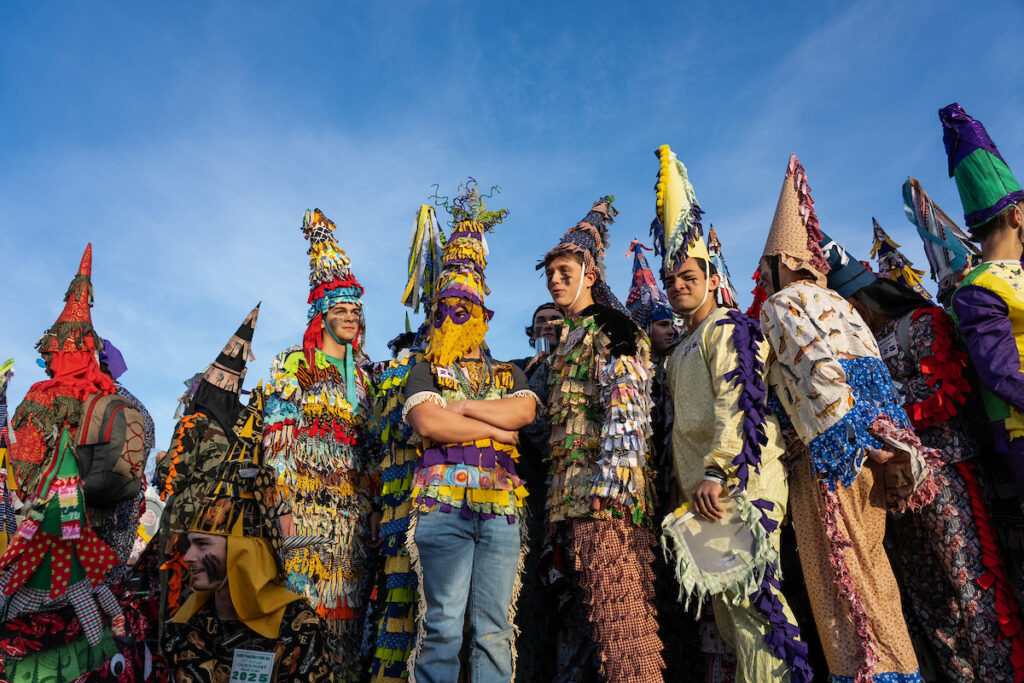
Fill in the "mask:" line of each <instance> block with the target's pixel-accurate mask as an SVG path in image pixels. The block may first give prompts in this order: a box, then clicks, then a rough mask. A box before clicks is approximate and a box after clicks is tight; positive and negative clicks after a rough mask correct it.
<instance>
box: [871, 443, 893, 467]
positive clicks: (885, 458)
mask: <svg viewBox="0 0 1024 683" xmlns="http://www.w3.org/2000/svg"><path fill="white" fill-rule="evenodd" d="M895 455H896V451H895V450H893V449H892V448H888V447H887V448H869V449H868V457H869V458H871V459H872V460H874V461H875V462H877V463H886V462H889V461H890V460H892V459H893V457H894V456H895Z"/></svg>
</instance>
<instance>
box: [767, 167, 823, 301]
mask: <svg viewBox="0 0 1024 683" xmlns="http://www.w3.org/2000/svg"><path fill="white" fill-rule="evenodd" d="M821 239H822V234H821V229H820V227H819V225H818V216H817V214H815V212H814V200H813V199H812V198H811V188H810V185H808V184H807V173H806V172H805V171H804V167H803V166H802V165H801V164H800V160H799V159H797V157H796V155H795V154H791V155H790V156H789V163H788V164H787V165H786V177H785V179H784V180H783V181H782V191H781V192H780V193H779V203H778V204H777V205H776V207H775V216H774V217H773V218H772V225H771V229H770V230H769V231H768V240H767V241H766V242H765V245H764V252H763V253H762V256H774V255H778V256H779V257H780V259H781V260H782V262H783V263H784V264H786V265H787V266H788V267H789V268H790V269H792V270H794V271H800V270H803V271H806V272H808V273H810V274H811V276H812V277H813V278H814V280H815V281H816V282H817V283H818V284H819V285H822V286H825V282H826V280H825V275H826V274H827V273H828V263H827V262H826V261H825V257H824V256H823V255H822V253H821V246H820V243H821Z"/></svg>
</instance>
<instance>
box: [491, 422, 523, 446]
mask: <svg viewBox="0 0 1024 683" xmlns="http://www.w3.org/2000/svg"><path fill="white" fill-rule="evenodd" d="M491 438H492V439H494V440H495V441H497V442H498V443H503V444H506V445H509V446H518V445H519V432H518V431H516V430H514V429H501V428H500V427H493V428H492V431H491Z"/></svg>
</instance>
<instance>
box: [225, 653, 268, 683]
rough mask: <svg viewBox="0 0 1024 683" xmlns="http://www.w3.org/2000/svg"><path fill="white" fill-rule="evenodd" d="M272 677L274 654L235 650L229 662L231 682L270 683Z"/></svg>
mask: <svg viewBox="0 0 1024 683" xmlns="http://www.w3.org/2000/svg"><path fill="white" fill-rule="evenodd" d="M273 675H274V653H273V652H260V651H259V650H243V649H241V648H238V649H236V650H235V657H234V659H232V660H231V680H232V681H239V683H241V682H242V681H245V683H270V678H271V677H272V676H273Z"/></svg>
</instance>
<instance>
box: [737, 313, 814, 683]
mask: <svg viewBox="0 0 1024 683" xmlns="http://www.w3.org/2000/svg"><path fill="white" fill-rule="evenodd" d="M727 323H731V324H732V326H733V332H732V342H733V346H734V347H735V348H736V354H737V357H738V363H737V366H736V367H735V368H734V369H732V370H730V371H729V372H727V373H725V379H726V380H727V381H730V382H732V384H733V386H739V387H740V398H739V408H740V410H742V411H743V422H742V425H741V429H742V431H743V448H742V449H741V450H740V452H739V455H737V456H736V457H735V458H733V461H732V464H733V465H735V466H736V477H737V478H738V479H739V481H740V487H741V488H742V489H743V490H744V491H745V490H746V488H747V481H748V479H749V477H750V468H751V467H753V468H754V471H756V472H759V471H760V467H761V448H762V447H763V446H764V445H765V444H767V443H768V435H767V433H766V432H765V428H764V425H765V420H766V419H767V418H768V415H769V413H770V411H769V410H768V405H767V397H768V390H767V388H766V387H765V385H764V376H763V373H764V363H762V362H761V359H760V358H759V357H758V354H757V350H758V344H759V343H760V342H762V341H763V340H764V336H763V335H762V334H761V328H760V326H759V325H758V323H757V322H756V321H754V320H751V319H750V318H748V317H746V316H745V315H743V314H742V313H740V312H739V311H737V310H730V311H729V312H728V313H726V317H725V318H724V319H722V320H719V321H718V323H717V324H718V325H724V324H727ZM751 504H752V505H753V506H754V507H756V508H758V509H759V510H761V526H762V528H764V530H765V533H767V534H770V533H772V532H773V531H775V530H776V529H778V527H779V524H778V522H776V521H775V520H773V519H772V518H771V517H769V516H768V512H769V511H771V510H774V509H775V504H774V503H772V502H771V501H767V500H764V499H762V498H759V499H757V500H753V501H751ZM777 572H778V568H777V567H776V565H775V563H771V564H769V565H768V566H767V567H766V568H765V573H764V578H763V579H762V580H761V586H760V588H758V590H757V592H756V593H754V595H753V596H751V604H752V605H753V606H754V607H755V608H756V609H757V610H758V611H759V612H760V613H761V614H763V615H764V616H765V618H766V619H767V620H768V626H769V628H768V632H767V633H765V635H764V642H765V645H767V646H768V649H769V650H770V651H771V653H772V654H773V655H774V656H775V657H777V658H778V659H779V660H781V661H783V662H785V663H786V665H787V666H789V671H790V680H791V681H792V683H809V681H811V680H812V679H813V678H814V674H813V672H812V671H811V667H810V665H809V664H808V662H807V643H805V642H803V641H802V640H800V628H799V627H798V626H797V625H795V624H791V623H790V622H789V619H787V618H786V612H785V610H784V609H783V607H782V601H781V600H780V599H779V595H778V591H779V590H781V586H780V584H779V579H778V576H777Z"/></svg>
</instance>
